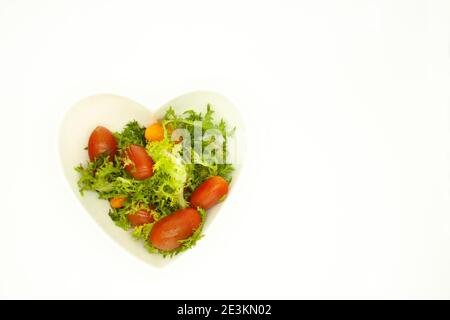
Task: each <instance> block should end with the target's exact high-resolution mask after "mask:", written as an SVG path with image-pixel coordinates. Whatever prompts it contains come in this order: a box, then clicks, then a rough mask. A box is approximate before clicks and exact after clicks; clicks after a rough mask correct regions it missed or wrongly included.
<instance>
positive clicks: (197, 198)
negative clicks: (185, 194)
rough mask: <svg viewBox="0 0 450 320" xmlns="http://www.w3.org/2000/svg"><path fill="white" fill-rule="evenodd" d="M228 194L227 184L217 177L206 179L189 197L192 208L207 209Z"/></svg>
mask: <svg viewBox="0 0 450 320" xmlns="http://www.w3.org/2000/svg"><path fill="white" fill-rule="evenodd" d="M227 193H228V182H227V181H226V180H225V179H224V178H222V177H219V176H214V177H211V178H208V179H207V180H206V181H205V182H203V183H202V184H201V185H200V186H199V187H198V188H197V189H196V190H195V191H194V192H193V193H192V195H191V199H190V200H189V201H190V203H191V205H192V206H193V207H194V208H197V207H200V208H203V209H205V210H206V209H209V208H211V207H212V206H214V205H215V204H216V203H217V202H219V201H220V199H222V197H224V196H225V195H226V194H227Z"/></svg>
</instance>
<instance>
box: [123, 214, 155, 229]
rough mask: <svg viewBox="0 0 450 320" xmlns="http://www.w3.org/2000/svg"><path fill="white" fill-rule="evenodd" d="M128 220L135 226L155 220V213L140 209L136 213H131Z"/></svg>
mask: <svg viewBox="0 0 450 320" xmlns="http://www.w3.org/2000/svg"><path fill="white" fill-rule="evenodd" d="M128 220H129V221H130V223H131V225H132V226H133V227H136V226H140V225H143V224H147V223H151V222H153V221H154V219H153V215H152V214H151V213H149V212H148V211H145V210H139V211H137V212H136V213H133V214H129V215H128Z"/></svg>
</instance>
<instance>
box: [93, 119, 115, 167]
mask: <svg viewBox="0 0 450 320" xmlns="http://www.w3.org/2000/svg"><path fill="white" fill-rule="evenodd" d="M116 151H117V141H116V139H115V138H114V136H113V134H112V133H111V131H109V130H108V129H106V128H105V127H102V126H98V127H97V128H95V129H94V131H92V133H91V136H90V137H89V142H88V153H89V159H90V160H91V161H94V159H95V158H97V157H99V156H101V155H103V154H107V155H109V159H110V160H111V161H113V160H114V155H115V154H116Z"/></svg>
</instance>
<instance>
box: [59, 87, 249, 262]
mask: <svg viewBox="0 0 450 320" xmlns="http://www.w3.org/2000/svg"><path fill="white" fill-rule="evenodd" d="M208 103H210V104H211V105H212V107H213V109H214V111H215V112H216V119H220V118H224V119H225V120H226V122H227V124H228V125H229V126H230V127H233V126H235V127H236V132H235V135H234V137H235V142H236V148H233V150H234V153H233V154H232V155H231V159H232V163H233V164H234V166H235V171H234V174H233V181H232V183H231V186H230V194H229V197H231V196H232V195H233V185H234V184H236V181H237V178H238V177H239V174H240V172H241V169H242V164H243V159H244V152H245V136H244V123H243V120H242V117H241V115H240V113H239V111H238V110H237V109H236V107H235V106H234V105H233V103H232V102H231V101H230V100H228V99H227V98H226V97H224V96H222V95H220V94H218V93H215V92H210V91H195V92H191V93H187V94H183V95H181V96H179V97H177V98H175V99H173V100H170V101H169V102H167V103H166V104H164V105H163V106H161V107H159V108H157V109H154V110H153V111H152V110H151V108H146V107H144V106H142V105H140V104H139V103H137V102H135V101H133V100H131V99H128V98H125V97H120V96H116V95H110V94H101V95H94V96H90V97H87V98H85V99H82V100H81V101H79V102H78V103H76V104H75V105H73V106H72V107H71V108H70V109H69V110H68V111H67V113H66V115H65V116H64V118H63V120H62V123H61V127H60V132H59V155H60V160H61V165H62V169H63V173H64V175H65V178H66V180H67V182H68V184H69V187H70V188H71V189H72V191H73V193H74V194H75V196H76V198H77V199H78V200H79V201H80V203H81V204H82V206H83V207H84V209H85V210H86V212H87V213H88V215H89V216H90V217H91V218H92V219H93V220H94V221H95V222H96V224H97V225H98V226H99V227H100V228H101V229H102V230H103V231H104V232H105V233H106V234H107V235H109V237H110V238H111V239H112V240H114V241H115V242H116V243H117V244H119V245H120V247H122V248H123V249H125V250H126V251H128V252H130V253H131V254H132V255H134V256H135V257H137V258H139V259H141V260H143V261H145V262H147V263H149V264H151V265H153V266H164V265H166V264H167V263H169V262H170V261H173V259H174V258H173V259H168V258H162V257H161V256H159V255H155V254H150V253H148V252H147V250H146V249H145V248H144V246H143V243H142V242H139V241H136V240H134V239H133V238H132V237H131V235H130V234H128V233H127V232H125V231H124V230H122V229H120V228H118V227H116V226H115V224H114V222H113V221H112V220H111V219H110V217H109V215H108V211H109V203H108V202H107V201H106V200H100V199H98V198H97V194H96V193H95V192H86V193H85V195H84V196H81V195H80V193H79V191H78V187H77V181H78V173H77V172H75V170H74V167H76V166H78V165H79V164H80V163H82V164H85V163H86V161H88V154H87V151H86V150H84V148H85V147H86V146H87V141H88V139H89V135H90V134H91V132H92V130H93V129H94V128H95V127H96V126H98V125H102V126H105V127H107V128H109V129H110V130H111V131H119V130H121V129H122V128H123V127H124V125H125V124H126V123H127V122H129V121H130V120H133V119H135V120H137V121H138V122H139V123H140V124H141V125H144V126H148V125H149V124H151V123H153V122H155V121H156V120H157V119H160V118H162V117H163V115H164V113H165V111H166V110H167V108H168V107H169V106H172V107H173V108H174V109H175V111H176V112H177V113H179V112H182V111H184V110H187V109H194V110H196V111H202V112H205V111H206V105H207V104H208ZM226 203H227V201H224V202H222V203H220V204H218V205H216V206H215V207H213V208H211V209H210V210H208V213H207V218H206V222H205V226H204V233H205V234H207V230H208V226H209V225H210V224H211V223H212V221H213V220H214V218H215V216H216V214H217V213H218V211H220V210H223V209H224V208H226ZM81 233H82V232H81V231H80V234H81ZM200 241H208V237H207V236H206V237H205V238H203V239H202V240H200ZM192 250H195V248H194V249H192ZM185 254H189V251H187V252H186V253H185Z"/></svg>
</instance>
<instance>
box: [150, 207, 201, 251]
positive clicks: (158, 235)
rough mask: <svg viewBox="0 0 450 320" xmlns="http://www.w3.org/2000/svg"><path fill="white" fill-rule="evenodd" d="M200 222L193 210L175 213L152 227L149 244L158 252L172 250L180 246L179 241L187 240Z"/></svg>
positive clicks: (198, 216)
mask: <svg viewBox="0 0 450 320" xmlns="http://www.w3.org/2000/svg"><path fill="white" fill-rule="evenodd" d="M201 222H202V218H201V216H200V213H198V212H197V210H195V209H193V208H187V209H181V210H178V211H175V212H173V213H172V214H170V215H168V216H166V217H164V218H162V219H161V220H158V221H157V222H156V223H155V224H154V225H153V228H152V231H151V232H150V236H149V239H150V242H151V243H152V245H153V246H154V247H155V248H158V249H160V250H163V251H170V250H174V249H176V248H178V247H180V246H181V242H180V240H185V239H187V238H189V237H190V236H191V235H192V234H193V233H194V231H195V229H197V228H198V227H199V226H200V224H201Z"/></svg>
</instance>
